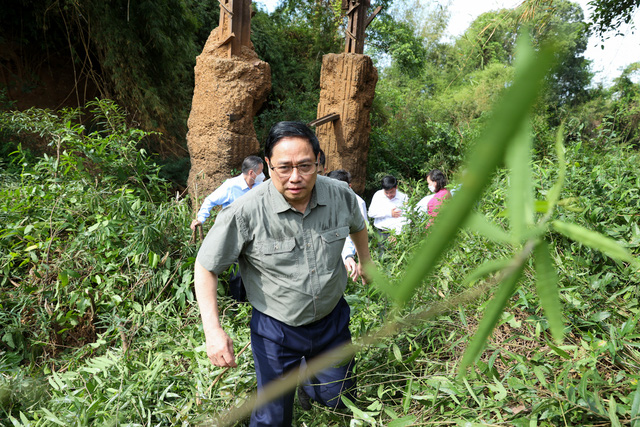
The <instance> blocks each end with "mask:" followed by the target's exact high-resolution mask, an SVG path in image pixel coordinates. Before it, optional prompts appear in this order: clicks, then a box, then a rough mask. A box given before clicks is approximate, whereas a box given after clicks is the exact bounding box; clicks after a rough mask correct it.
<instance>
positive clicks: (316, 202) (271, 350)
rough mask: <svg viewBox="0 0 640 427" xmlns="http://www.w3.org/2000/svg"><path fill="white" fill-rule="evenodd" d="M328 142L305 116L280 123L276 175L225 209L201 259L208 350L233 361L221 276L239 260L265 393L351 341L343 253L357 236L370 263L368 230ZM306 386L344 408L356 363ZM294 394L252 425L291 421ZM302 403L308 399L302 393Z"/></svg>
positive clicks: (268, 152) (222, 362)
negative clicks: (330, 157) (222, 311)
mask: <svg viewBox="0 0 640 427" xmlns="http://www.w3.org/2000/svg"><path fill="white" fill-rule="evenodd" d="M319 153H320V145H319V143H318V139H317V138H316V136H315V135H314V134H313V132H312V131H311V130H310V129H309V128H308V127H307V126H306V125H304V124H303V123H297V122H280V123H277V124H276V125H274V126H273V127H272V128H271V130H270V132H269V136H268V137H267V141H266V145H265V157H266V159H265V160H266V162H267V165H268V166H269V168H270V169H271V179H270V180H269V181H266V182H265V183H264V184H262V185H260V186H259V187H257V188H256V189H255V190H253V191H251V192H249V193H247V195H245V196H244V197H242V198H240V199H238V200H237V201H236V202H235V203H233V204H232V205H230V206H229V207H227V208H225V209H223V210H222V211H221V212H220V213H219V214H218V217H217V219H216V223H215V224H214V226H213V227H212V228H211V230H210V231H209V234H208V235H207V237H206V239H205V240H204V242H203V244H202V247H201V248H200V251H199V253H198V257H197V259H196V263H195V289H196V296H197V299H198V304H199V306H200V312H201V315H202V322H203V327H204V332H205V339H206V347H207V354H208V356H209V359H210V360H211V362H212V363H213V364H214V365H216V366H222V367H235V366H237V365H236V362H235V356H234V352H233V342H232V340H231V338H229V336H228V335H227V334H226V333H225V332H224V330H223V329H222V327H221V325H220V319H219V315H218V306H217V299H216V291H217V282H218V280H217V277H218V275H219V274H220V273H222V272H223V271H225V270H226V269H227V268H228V267H229V265H231V264H232V263H233V261H234V260H235V259H238V261H239V263H240V268H241V270H242V272H243V278H244V283H245V287H246V290H247V299H248V300H249V302H250V303H251V305H252V306H253V314H252V318H251V323H250V327H251V348H252V350H253V357H254V362H255V367H256V377H257V382H258V393H260V392H261V389H262V388H263V387H264V386H265V385H266V384H268V383H269V382H270V381H272V380H274V379H276V378H279V377H281V376H282V375H283V374H285V373H286V372H288V371H290V370H292V369H294V368H296V367H297V366H298V365H300V363H301V361H302V359H303V358H304V359H307V360H308V359H311V358H313V357H315V356H317V355H319V354H321V353H323V352H325V351H327V350H330V349H332V348H334V347H336V346H339V345H341V344H343V343H345V342H350V341H351V335H350V333H349V306H348V305H347V303H346V301H345V300H344V298H343V293H344V289H345V287H346V283H347V272H346V270H345V268H344V264H343V262H342V257H341V251H342V247H343V245H344V241H345V239H346V237H347V236H351V238H352V240H353V242H354V244H355V246H356V250H357V251H358V256H359V260H360V264H358V270H357V272H358V275H361V274H362V264H366V263H368V262H370V256H369V249H368V246H367V245H368V242H367V229H366V227H365V222H364V219H363V217H362V214H361V213H360V210H359V208H358V202H357V199H356V197H355V193H353V191H351V190H350V189H349V187H348V186H347V185H345V184H344V183H341V182H339V181H336V180H332V179H329V178H326V177H323V176H318V173H317V172H318V171H317V168H318V161H319ZM347 362H348V363H341V364H339V365H340V366H335V367H332V368H330V369H327V370H326V371H323V372H322V373H319V374H317V375H316V377H315V378H312V379H311V380H310V383H309V384H304V385H303V386H302V387H300V388H299V389H298V393H299V397H300V394H302V395H303V396H308V397H311V399H313V400H315V401H317V402H320V403H322V404H325V405H327V406H331V407H340V406H342V402H341V399H340V395H341V394H344V393H349V392H350V389H351V388H353V387H354V385H355V379H354V378H353V373H352V361H347ZM293 398H294V392H290V393H287V394H286V395H285V396H283V397H281V398H278V399H276V400H274V401H272V402H271V403H268V404H266V405H264V406H262V407H261V408H257V409H255V410H254V411H253V414H252V415H251V425H252V426H261V425H265V426H267V425H269V426H280V425H283V426H288V425H291V422H292V414H293ZM301 402H302V399H301Z"/></svg>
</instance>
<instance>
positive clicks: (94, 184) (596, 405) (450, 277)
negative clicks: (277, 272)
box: [0, 101, 640, 426]
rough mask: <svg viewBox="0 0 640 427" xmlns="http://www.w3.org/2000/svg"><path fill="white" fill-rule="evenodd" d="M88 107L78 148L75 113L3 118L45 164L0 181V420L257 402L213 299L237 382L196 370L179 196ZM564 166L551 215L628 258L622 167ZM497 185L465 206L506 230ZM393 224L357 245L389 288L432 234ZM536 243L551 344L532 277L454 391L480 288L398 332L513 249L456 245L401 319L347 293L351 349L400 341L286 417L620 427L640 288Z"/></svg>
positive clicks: (27, 161)
mask: <svg viewBox="0 0 640 427" xmlns="http://www.w3.org/2000/svg"><path fill="white" fill-rule="evenodd" d="M92 108H94V111H93V114H94V115H95V116H96V117H98V119H99V120H98V123H97V124H96V129H99V130H96V131H93V132H92V133H90V134H87V133H86V130H85V129H84V128H83V127H82V126H80V125H78V124H77V122H76V120H75V118H76V117H77V114H78V112H74V111H68V112H64V113H56V114H54V113H52V112H49V111H41V110H31V111H28V112H25V113H18V112H13V113H3V115H2V117H1V118H0V123H1V125H2V127H3V129H2V130H3V132H2V133H1V134H2V135H3V138H5V140H6V141H7V142H10V140H12V138H13V136H15V135H18V134H19V133H20V132H30V133H34V132H35V133H37V134H39V135H40V136H41V137H42V138H44V139H45V140H47V141H48V142H49V143H50V144H51V145H52V148H53V149H54V150H53V152H55V153H56V154H55V155H54V156H49V155H45V156H43V157H39V158H33V157H30V156H29V155H28V153H25V152H24V151H23V150H22V149H20V148H19V147H18V148H17V149H16V150H15V151H14V152H13V153H12V154H11V155H10V157H9V158H8V159H5V160H4V161H3V165H2V166H3V169H2V170H3V172H2V173H1V175H0V182H2V187H1V188H2V190H1V191H2V194H1V195H0V196H1V197H0V203H1V204H2V209H0V216H1V221H0V270H1V271H2V277H1V278H0V305H1V308H0V331H1V332H0V414H1V415H0V423H2V424H3V425H8V426H10V425H16V426H17V425H36V426H37V425H103V424H108V425H117V424H123V425H176V424H181V425H193V424H204V425H207V424H208V423H209V422H210V421H211V420H212V417H215V416H217V415H219V414H221V413H222V412H224V411H225V410H226V409H228V408H231V407H232V406H237V405H239V404H241V403H242V402H243V400H244V399H245V398H246V397H247V396H249V395H250V394H251V393H252V392H254V390H255V376H254V370H253V361H252V357H251V350H250V347H247V348H246V349H245V347H246V346H247V345H248V344H249V331H248V320H249V317H250V307H249V306H248V305H246V304H237V303H234V302H233V301H232V300H231V299H229V298H227V297H226V296H224V295H222V294H221V295H220V296H221V307H220V308H221V312H222V321H223V324H224V328H225V330H226V331H227V332H228V333H229V334H230V335H231V337H232V339H233V340H234V342H235V345H236V348H235V349H236V354H239V356H238V358H237V360H238V365H239V366H238V368H237V369H233V370H225V369H223V368H217V367H214V366H212V365H211V364H210V362H209V361H208V359H207V356H206V352H205V349H204V345H203V339H204V337H203V333H202V328H201V321H200V316H199V313H198V310H197V305H196V303H195V301H194V296H193V292H192V282H193V277H192V269H193V261H194V257H195V254H196V250H197V246H196V245H195V244H193V243H191V242H190V241H189V238H190V232H189V229H188V224H189V222H190V217H191V215H192V212H191V208H190V206H189V203H188V200H187V199H183V198H181V197H175V196H174V195H172V196H168V195H167V191H166V188H167V187H166V185H165V183H164V181H162V180H161V179H160V178H159V177H158V168H157V166H156V165H155V164H154V163H153V160H152V159H151V158H149V157H148V156H147V155H146V153H145V152H144V151H142V150H140V149H139V142H140V141H141V139H142V138H144V137H145V136H146V134H145V133H144V132H141V131H138V130H134V129H130V128H128V127H127V126H126V125H125V124H124V120H123V117H122V113H121V112H120V110H119V109H118V108H117V106H115V105H113V104H111V103H108V102H104V101H101V102H98V103H95V104H93V107H92ZM557 161H558V159H556V158H554V157H553V155H547V156H544V157H542V158H540V159H537V160H535V162H534V164H533V181H534V188H535V192H536V193H537V195H539V196H540V198H543V197H544V196H545V195H546V192H548V191H549V189H550V187H551V183H552V182H553V181H554V179H555V178H556V175H557V169H556V166H555V165H556V164H557ZM565 162H566V165H567V177H566V185H565V188H564V190H563V194H562V199H563V201H564V203H560V204H559V206H558V211H557V215H558V217H559V218H560V219H562V220H563V221H567V222H572V223H577V224H581V225H583V226H585V227H588V228H590V229H594V230H597V231H599V232H601V233H602V234H605V235H607V236H609V237H611V238H612V239H614V240H616V241H618V242H621V243H623V244H624V245H625V246H626V247H627V248H628V249H629V250H630V251H631V252H633V253H634V254H637V253H638V245H639V244H640V229H639V227H638V220H637V218H638V216H637V215H638V214H637V212H638V207H639V206H640V194H639V190H638V189H639V188H640V185H639V184H640V183H639V182H638V179H639V178H638V175H637V168H638V166H639V165H638V163H639V162H640V157H639V156H638V154H637V152H636V151H634V150H632V149H629V148H627V147H621V146H617V145H614V144H609V145H606V146H602V145H600V146H598V147H595V148H594V147H592V146H590V145H589V144H588V142H587V141H583V142H582V143H580V142H579V141H578V143H575V144H574V145H573V146H571V147H569V149H568V150H567V152H566V161H565ZM5 166H6V167H5ZM508 180H509V176H508V174H507V173H506V172H504V171H500V172H499V173H498V174H497V175H496V177H495V178H494V180H493V181H492V183H491V185H490V187H489V189H488V190H487V191H486V192H485V193H484V196H483V198H482V200H481V201H480V202H479V203H478V205H477V206H476V210H477V211H478V212H480V213H482V214H484V215H485V216H486V217H487V218H489V219H491V220H492V221H494V222H495V223H497V224H502V225H503V226H504V227H505V228H506V222H505V221H506V219H505V218H506V216H507V213H506V212H505V200H506V188H507V187H508ZM401 187H402V188H401V190H402V191H404V192H406V193H407V194H409V195H410V196H411V204H414V205H415V203H416V202H417V201H418V200H419V199H420V198H421V197H422V196H424V195H425V193H426V186H425V184H424V183H422V182H413V181H411V182H402V183H401ZM410 217H411V221H412V226H411V227H410V229H409V230H408V231H407V232H405V233H403V234H402V235H399V236H397V240H396V241H395V242H394V243H387V244H386V246H385V250H384V252H382V253H378V252H377V251H376V250H375V248H377V241H376V237H375V234H374V233H370V238H371V248H372V250H373V252H374V258H375V261H376V263H377V265H378V266H379V267H380V269H381V271H383V272H384V274H385V276H386V277H388V278H389V280H390V282H391V283H392V284H393V283H400V282H401V281H402V279H403V276H404V274H405V272H406V269H407V264H408V263H409V261H410V255H411V254H412V253H413V252H414V251H415V250H416V249H417V248H418V247H419V244H420V242H421V241H422V239H423V238H424V237H425V235H426V234H427V233H428V232H429V231H428V230H426V229H425V228H424V219H423V218H421V217H420V216H419V214H417V213H415V212H413V213H410ZM436 225H437V224H436ZM547 237H548V239H549V240H550V242H551V243H550V252H551V254H552V258H553V261H554V264H555V265H556V266H557V269H558V276H559V278H560V284H559V288H560V295H561V300H562V302H563V317H564V319H565V325H566V328H565V340H564V342H563V343H562V344H561V345H558V344H556V343H554V341H553V340H552V339H551V338H550V334H549V325H548V323H547V320H546V319H545V317H544V316H543V313H542V312H541V308H540V304H539V301H538V300H537V298H538V296H537V293H536V290H535V284H534V276H535V274H534V271H533V270H534V268H533V265H527V266H526V267H525V269H524V274H523V280H522V283H521V286H520V288H519V289H518V291H517V292H516V293H515V294H514V296H513V297H512V298H511V299H510V304H509V305H508V307H507V309H506V310H505V312H504V313H503V314H502V316H501V318H500V321H499V323H498V326H497V328H496V330H495V331H494V333H493V335H492V336H491V338H490V340H489V342H488V344H487V347H486V349H485V350H484V352H483V353H482V354H481V356H480V357H479V359H478V361H477V363H476V364H475V367H474V369H473V370H472V372H471V374H470V375H468V376H467V377H465V378H461V377H459V376H457V371H456V369H457V366H458V364H459V363H460V360H461V358H462V355H463V353H464V350H465V348H466V346H467V344H468V342H469V340H470V337H471V336H472V335H473V334H474V332H475V331H476V329H477V327H478V324H479V319H480V317H481V316H482V313H483V311H484V309H485V307H486V304H487V302H488V300H489V297H490V296H491V294H492V292H493V288H492V286H491V285H489V286H487V287H486V288H485V289H486V290H485V291H484V292H480V293H478V294H477V295H476V297H475V299H474V300H473V302H471V303H468V304H465V305H458V306H453V307H450V309H449V310H448V311H447V312H446V313H444V314H442V315H440V316H438V317H437V318H435V319H432V320H427V321H422V322H415V321H409V320H408V319H409V317H410V316H411V315H412V314H415V313H419V312H420V311H422V310H425V308H427V307H429V306H431V305H433V304H436V303H438V302H440V301H442V300H445V299H447V298H449V297H452V296H455V295H458V294H461V293H464V292H469V291H472V290H473V289H474V287H475V286H476V285H477V283H476V282H470V281H465V277H467V276H468V275H469V273H470V272H472V271H473V270H474V269H475V268H476V267H477V266H478V265H479V264H481V263H483V262H485V261H487V260H491V259H500V258H502V257H505V256H508V254H509V253H512V252H513V248H510V247H509V246H508V245H500V244H497V243H495V242H494V241H492V240H490V239H487V238H485V237H483V236H480V235H478V234H476V233H473V232H470V231H464V232H462V234H461V236H460V239H459V240H458V241H457V242H456V244H455V245H454V246H451V247H450V248H449V249H448V251H447V252H446V254H445V256H444V257H443V259H442V261H441V262H440V264H439V266H438V268H437V269H436V270H435V272H434V273H432V274H431V275H430V277H429V278H428V279H427V280H425V281H424V283H423V285H422V286H421V287H420V288H419V289H418V291H417V292H416V294H415V295H414V296H413V297H412V298H411V300H410V301H409V302H408V303H407V304H406V305H405V307H404V309H403V310H402V311H400V312H398V311H396V310H394V308H393V305H392V303H391V302H390V301H388V300H387V298H386V297H385V295H384V294H383V293H382V292H380V291H379V290H377V288H375V287H374V286H370V285H364V284H362V283H349V285H348V289H347V296H346V298H347V301H348V302H349V304H350V306H351V310H352V322H351V328H352V333H353V335H354V339H355V340H356V341H357V340H358V339H359V338H361V337H363V336H365V335H366V334H368V333H371V332H374V331H376V330H377V329H379V328H380V327H382V326H383V325H384V323H385V322H387V321H388V320H390V319H391V318H393V319H395V320H398V321H399V323H400V325H402V327H401V328H400V329H399V331H398V333H397V334H395V335H393V336H388V337H386V338H383V339H382V340H381V341H378V342H377V343H375V344H372V345H369V346H366V347H365V348H363V349H362V350H361V351H360V352H359V353H358V355H357V367H356V372H357V374H358V398H357V401H356V402H353V403H354V406H353V407H352V408H351V410H347V411H339V412H333V411H331V410H329V409H327V408H324V407H320V406H317V405H314V407H313V408H312V410H311V411H308V412H302V411H301V409H300V408H299V407H298V406H297V405H296V408H295V411H296V412H295V414H294V416H295V419H297V423H298V425H303V423H304V424H305V425H309V426H310V425H316V426H320V425H347V424H351V425H390V426H404V425H439V424H448V425H516V426H530V425H546V426H556V425H605V424H610V425H622V424H625V425H635V424H637V423H638V421H637V416H638V410H639V407H640V398H639V397H638V396H639V395H640V394H639V393H638V392H637V390H638V387H639V385H638V372H639V371H640V370H639V369H638V368H639V365H640V352H639V351H638V346H639V345H638V341H639V340H638V331H639V330H638V326H637V323H638V316H639V315H638V289H637V283H638V277H637V276H638V272H637V271H634V270H633V269H629V268H627V266H626V265H624V264H623V263H621V262H616V261H612V260H611V259H609V258H607V257H606V256H604V255H602V254H601V253H600V252H598V251H595V250H592V249H590V248H587V247H585V246H583V245H581V244H578V243H576V242H574V241H571V240H568V239H567V238H565V237H563V236H562V235H561V234H559V233H555V232H550V234H549V236H547ZM222 292H224V291H222Z"/></svg>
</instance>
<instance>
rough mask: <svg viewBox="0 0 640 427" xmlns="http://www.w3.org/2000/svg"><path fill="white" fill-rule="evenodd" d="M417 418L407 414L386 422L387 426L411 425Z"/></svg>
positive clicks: (403, 426)
mask: <svg viewBox="0 0 640 427" xmlns="http://www.w3.org/2000/svg"><path fill="white" fill-rule="evenodd" d="M417 419H418V418H417V417H416V416H415V415H407V416H405V417H402V418H398V419H396V420H393V421H391V422H389V423H387V427H405V426H412V425H414V423H415V422H416V420H417Z"/></svg>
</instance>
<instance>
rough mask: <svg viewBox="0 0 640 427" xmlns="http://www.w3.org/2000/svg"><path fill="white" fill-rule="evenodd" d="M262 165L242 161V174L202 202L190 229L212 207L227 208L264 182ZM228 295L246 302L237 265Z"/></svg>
mask: <svg viewBox="0 0 640 427" xmlns="http://www.w3.org/2000/svg"><path fill="white" fill-rule="evenodd" d="M263 169H264V164H263V163H262V159H261V158H260V157H258V156H248V157H246V158H245V159H244V160H243V161H242V167H241V171H242V173H241V174H240V175H238V176H235V177H233V178H229V179H227V180H226V181H225V182H223V183H222V185H221V186H220V187H218V188H216V189H215V190H214V191H213V193H211V194H209V195H208V196H207V197H206V198H205V199H204V202H202V206H200V210H199V211H198V214H197V219H194V220H193V221H192V222H191V225H190V227H191V229H192V230H193V231H195V229H196V227H198V226H201V225H202V224H203V223H204V222H205V221H206V220H207V218H209V215H210V213H211V209H213V207H214V206H222V207H223V208H225V207H227V206H229V205H230V204H231V203H233V202H234V201H235V200H236V199H238V198H239V197H241V196H244V195H245V194H246V193H247V191H249V190H251V189H252V188H254V187H255V186H257V185H259V184H260V183H261V182H262V181H264V173H263V172H262V171H263ZM229 293H230V294H231V297H232V298H233V299H235V300H236V301H238V302H243V301H246V300H247V294H246V291H245V289H244V284H243V283H242V277H241V275H240V270H239V268H238V265H237V263H236V264H234V270H233V273H232V274H231V276H230V277H229Z"/></svg>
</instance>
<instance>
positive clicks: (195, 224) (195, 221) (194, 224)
mask: <svg viewBox="0 0 640 427" xmlns="http://www.w3.org/2000/svg"><path fill="white" fill-rule="evenodd" d="M199 225H202V222H200V221H198V220H197V219H194V220H193V221H191V225H190V226H189V227H191V229H192V230H193V231H196V227H197V226H199Z"/></svg>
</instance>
